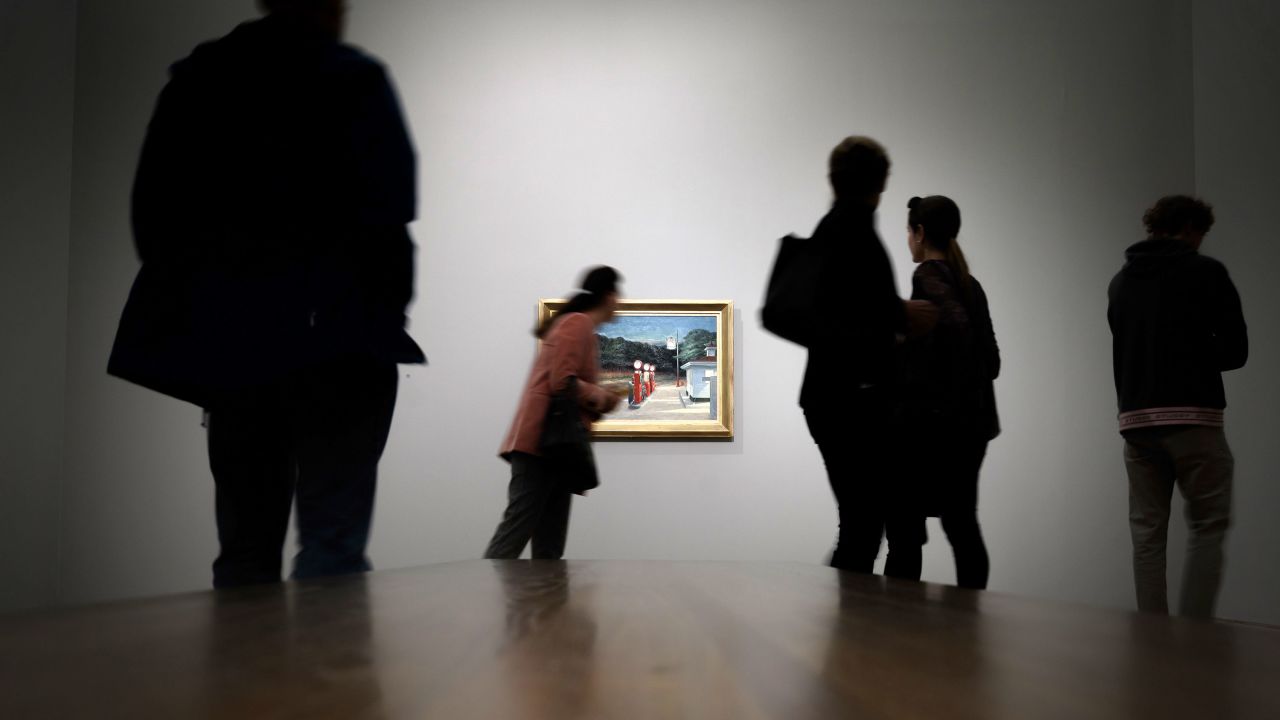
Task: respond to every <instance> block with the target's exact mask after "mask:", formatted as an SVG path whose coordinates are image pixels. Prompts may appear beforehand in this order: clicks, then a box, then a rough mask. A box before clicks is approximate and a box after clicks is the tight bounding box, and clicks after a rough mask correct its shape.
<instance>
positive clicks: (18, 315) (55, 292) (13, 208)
mask: <svg viewBox="0 0 1280 720" xmlns="http://www.w3.org/2000/svg"><path fill="white" fill-rule="evenodd" d="M74 80H75V2H74V0H0V348H3V349H2V350H0V610H5V609H10V608H18V607H28V606H34V605H42V604H46V603H49V602H52V601H53V600H54V597H55V589H54V588H55V577H56V572H57V566H58V531H57V518H58V505H59V495H58V493H59V483H60V479H61V477H62V464H63V463H62V457H63V437H64V435H65V426H64V423H63V420H64V418H63V409H64V407H65V399H64V392H63V391H64V384H65V379H66V344H67V261H68V248H69V246H70V239H71V230H70V220H69V217H70V206H71V119H72V104H73V98H72V95H73V88H74V86H75V82H74Z"/></svg>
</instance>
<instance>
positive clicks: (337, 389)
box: [108, 0, 425, 587]
mask: <svg viewBox="0 0 1280 720" xmlns="http://www.w3.org/2000/svg"><path fill="white" fill-rule="evenodd" d="M261 5H262V7H263V9H264V10H265V11H266V17H265V18H262V19H259V20H256V21H253V22H248V23H245V24H243V25H241V26H239V27H237V28H236V29H235V30H234V31H232V32H231V33H230V34H229V35H227V36H226V37H223V38H221V39H219V40H215V41H212V42H209V43H206V44H203V45H201V46H199V47H197V48H196V49H195V51H194V52H193V53H191V55H190V56H189V57H187V58H186V59H184V60H182V61H180V62H178V63H176V64H175V65H174V66H173V68H172V70H171V76H170V79H169V82H168V84H167V85H166V86H165V88H164V90H163V91H162V92H161V94H160V98H159V100H158V102H157V104H156V108H155V112H154V115H153V116H152V119H151V124H150V127H149V128H148V131H147V137H146V141H145V144H144V146H143V149H142V157H141V160H140V162H139V165H138V170H137V177H136V179H135V184H134V190H133V229H134V239H135V243H136V246H137V251H138V255H139V257H140V258H141V260H142V268H141V270H140V271H139V274H138V277H137V279H136V281H135V283H134V287H133V290H132V292H131V294H130V297H129V301H128V304H127V305H126V307H125V310H124V313H123V316H122V318H121V321H120V328H119V331H118V333H117V337H116V343H115V347H114V348H113V351H112V356H111V361H110V364H109V367H108V371H109V372H110V373H112V374H113V375H116V376H118V377H121V378H123V379H125V380H129V381H131V382H134V383H137V384H139V385H143V386H145V387H149V388H152V389H154V390H158V391H159V392H162V393H165V394H168V395H171V396H174V397H177V398H180V399H182V400H187V401H189V402H192V403H195V404H197V405H200V406H201V407H203V408H204V409H205V411H206V425H207V428H208V442H209V464H210V467H211V468H212V471H213V476H214V483H215V488H216V519H217V526H218V540H219V545H220V549H219V554H218V557H217V559H216V560H215V561H214V563H213V582H214V586H215V587H229V586H235V585H245V584H252V583H265V582H278V581H279V580H280V575H281V564H282V562H281V561H282V558H281V556H282V550H283V544H284V538H285V532H286V529H287V527H288V522H289V516H290V512H291V508H292V506H293V504H294V503H295V502H296V504H297V525H298V539H299V545H300V548H299V551H298V554H297V556H296V558H295V561H294V568H293V575H294V577H298V578H305V577H313V576H317V575H332V574H342V573H352V572H361V571H364V570H367V569H369V567H370V565H369V561H368V559H367V557H366V555H365V548H366V546H367V543H368V538H369V531H370V524H371V521H372V512H373V501H374V491H375V485H376V478H377V467H378V461H379V459H380V457H381V455H382V451H383V448H384V446H385V444H386V440H387V434H388V431H389V428H390V424H391V416H392V412H393V410H394V407H395V399H396V387H397V376H398V372H397V370H396V363H421V362H424V361H425V358H424V357H423V354H422V351H421V350H420V349H419V348H418V346H417V344H416V343H414V342H413V340H412V339H410V337H409V336H408V334H407V333H406V332H405V325H406V317H405V308H406V306H407V304H408V303H409V301H410V300H411V298H412V295H413V276H414V244H413V241H412V239H411V238H410V236H409V233H408V228H407V226H408V224H409V223H410V222H411V221H412V220H413V219H414V216H415V203H416V188H415V172H416V171H415V158H414V152H413V147H412V145H411V142H410V139H409V134H408V131H407V129H406V127H405V124H404V120H403V118H402V116H401V112H400V107H399V103H398V101H397V99H396V95H395V92H394V90H393V89H392V86H391V82H390V80H389V78H388V76H387V72H386V70H385V69H384V68H383V66H382V65H381V64H379V63H378V62H377V61H375V60H373V59H372V58H370V57H369V56H367V55H365V54H364V53H362V52H361V51H359V50H357V49H355V48H353V47H351V46H349V45H345V44H343V43H342V42H341V36H342V29H343V22H344V18H345V9H346V8H345V3H344V2H342V1H341V0H262V2H261Z"/></svg>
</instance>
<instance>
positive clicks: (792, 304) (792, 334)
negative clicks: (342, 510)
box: [760, 235, 822, 347]
mask: <svg viewBox="0 0 1280 720" xmlns="http://www.w3.org/2000/svg"><path fill="white" fill-rule="evenodd" d="M821 272H822V253H821V252H819V247H818V245H817V244H816V243H814V242H813V240H811V239H805V238H800V237H796V236H795V235H788V236H786V237H784V238H782V240H781V241H779V243H778V255H777V257H776V258H775V259H774V261H773V271H772V272H770V273H769V287H768V289H766V290H765V296H764V305H763V306H762V307H761V308H760V322H761V324H763V325H764V329H765V330H768V331H769V332H771V333H773V334H774V335H777V336H778V337H780V338H783V339H784V340H790V341H791V342H793V343H797V344H800V345H804V346H805V347H808V346H809V345H810V344H811V343H812V342H813V341H814V339H816V338H818V337H821V329H820V328H819V327H818V325H819V323H818V321H817V318H816V310H817V307H818V286H819V275H820V274H821Z"/></svg>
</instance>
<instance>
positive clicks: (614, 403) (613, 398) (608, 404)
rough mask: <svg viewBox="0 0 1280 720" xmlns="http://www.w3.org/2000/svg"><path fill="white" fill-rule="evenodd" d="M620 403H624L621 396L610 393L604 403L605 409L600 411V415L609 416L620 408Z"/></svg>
mask: <svg viewBox="0 0 1280 720" xmlns="http://www.w3.org/2000/svg"><path fill="white" fill-rule="evenodd" d="M620 402H622V396H621V395H616V394H614V393H609V394H608V395H606V396H605V400H604V403H603V405H604V407H603V408H601V409H600V414H601V415H608V414H609V413H611V412H613V409H614V408H616V407H618V403H620Z"/></svg>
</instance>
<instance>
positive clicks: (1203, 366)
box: [1107, 237, 1249, 432]
mask: <svg viewBox="0 0 1280 720" xmlns="http://www.w3.org/2000/svg"><path fill="white" fill-rule="evenodd" d="M1125 256H1126V262H1125V264H1124V267H1123V268H1121V270H1120V272H1119V273H1117V274H1116V276H1115V278H1114V279H1113V280H1112V281H1111V286H1110V288H1109V290H1108V297H1109V303H1108V307H1107V320H1108V322H1109V323H1110V325H1111V336H1112V365H1113V369H1114V373H1115V384H1116V395H1117V398H1118V401H1119V406H1120V430H1121V432H1124V431H1128V430H1135V429H1139V428H1147V427H1161V426H1170V425H1207V426H1216V427H1221V426H1222V424H1223V411H1224V410H1225V408H1226V406H1227V401H1226V394H1225V393H1224V391H1223V388H1222V373H1223V372H1224V371H1227V370H1235V369H1236V368H1240V367H1243V366H1244V364H1245V361H1246V360H1247V359H1248V356H1249V339H1248V333H1247V331H1246V328H1245V322H1244V314H1243V312H1242V310H1241V307H1240V296H1239V294H1238V293H1237V292H1236V288H1235V285H1233V284H1232V282H1231V278H1230V277H1229V276H1228V275H1227V269H1226V267H1225V266H1223V264H1222V263H1220V262H1218V261H1217V260H1214V259H1212V258H1208V257H1205V256H1204V255H1201V254H1200V253H1199V252H1197V251H1196V250H1195V249H1194V248H1193V247H1192V246H1191V245H1189V244H1188V243H1186V242H1183V241H1181V240H1177V239H1173V238H1166V237H1152V238H1149V239H1147V240H1144V241H1143V242H1140V243H1137V244H1136V245H1133V246H1132V247H1130V248H1129V249H1128V250H1127V251H1126V252H1125Z"/></svg>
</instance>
